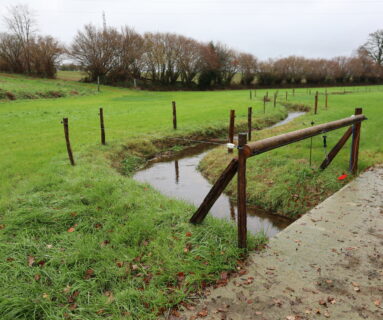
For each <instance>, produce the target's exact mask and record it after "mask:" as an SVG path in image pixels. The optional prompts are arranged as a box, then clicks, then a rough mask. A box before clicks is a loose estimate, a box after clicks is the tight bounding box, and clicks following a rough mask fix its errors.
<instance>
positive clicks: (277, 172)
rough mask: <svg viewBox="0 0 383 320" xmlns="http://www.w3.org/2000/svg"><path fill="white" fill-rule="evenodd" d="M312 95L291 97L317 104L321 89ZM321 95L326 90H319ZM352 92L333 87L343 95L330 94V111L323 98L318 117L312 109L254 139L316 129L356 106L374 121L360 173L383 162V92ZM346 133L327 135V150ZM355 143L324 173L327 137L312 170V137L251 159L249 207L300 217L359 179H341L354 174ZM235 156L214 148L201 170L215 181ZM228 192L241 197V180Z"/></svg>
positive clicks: (366, 134)
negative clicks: (352, 152) (352, 151)
mask: <svg viewBox="0 0 383 320" xmlns="http://www.w3.org/2000/svg"><path fill="white" fill-rule="evenodd" d="M370 90H371V92H370ZM311 91H312V93H313V94H312V95H307V94H306V93H307V89H301V90H299V91H297V94H296V96H295V97H292V96H291V95H289V99H290V102H291V103H293V104H301V105H309V106H313V103H314V92H315V89H312V90H311ZM319 91H320V92H323V91H324V90H323V89H319ZM347 91H349V92H353V93H350V94H342V93H343V90H340V89H337V88H332V89H329V92H336V93H337V94H334V95H329V107H328V109H327V110H326V109H325V108H324V104H325V102H324V96H323V95H320V98H319V106H320V107H319V112H318V114H317V115H313V112H312V111H310V112H309V113H308V114H306V115H304V116H302V117H300V118H298V119H296V120H294V121H293V122H291V123H289V124H287V125H285V126H282V127H277V128H273V129H267V130H264V131H261V132H257V133H255V134H254V136H253V140H258V139H262V138H266V137H270V136H274V135H278V134H281V133H284V132H288V131H293V130H297V129H302V128H306V127H308V126H311V124H310V123H311V121H314V122H315V124H320V123H325V122H328V121H333V120H337V119H341V118H344V117H348V116H350V115H352V114H353V113H354V109H355V108H356V107H363V113H364V114H365V115H366V116H367V117H368V119H369V120H368V121H365V122H363V124H362V133H361V142H360V156H359V169H360V170H361V171H362V170H365V169H366V168H368V167H369V166H372V165H373V164H376V163H381V162H383V144H382V142H381V132H382V128H383V118H382V113H383V104H382V101H383V91H382V88H381V87H372V88H368V91H367V90H365V89H364V88H347ZM281 92H283V91H281ZM270 93H272V92H270ZM283 98H284V97H283ZM281 100H283V99H281ZM345 130H346V129H339V130H337V131H333V132H330V133H327V134H326V136H327V143H328V147H327V152H329V151H330V150H331V148H332V147H333V146H334V145H335V144H336V142H337V141H338V140H339V138H340V137H341V136H342V135H343V133H344V132H345ZM350 143H351V139H350V140H349V141H348V143H347V144H346V145H345V146H344V147H343V149H342V150H341V151H340V153H339V154H338V155H337V157H336V158H335V160H334V161H333V162H332V163H331V165H330V166H329V167H328V168H327V169H326V170H324V171H321V170H318V167H319V165H320V163H321V162H322V161H323V159H324V157H325V153H324V148H323V138H322V135H320V136H317V137H314V138H313V149H312V165H311V166H310V165H309V153H310V139H307V140H304V141H301V142H298V143H294V144H292V145H289V146H286V147H283V148H280V149H276V150H272V151H270V152H268V153H265V154H261V155H259V156H255V157H253V158H250V159H249V160H248V161H247V199H248V203H249V204H252V205H257V206H260V207H262V208H265V209H267V210H270V211H273V212H274V213H277V214H280V215H284V216H288V217H291V218H297V217H299V216H300V215H301V214H303V213H305V212H306V211H307V210H309V209H310V208H312V207H314V206H315V205H317V204H318V203H319V202H321V201H323V200H324V199H326V198H327V197H328V196H330V195H331V194H333V193H334V192H336V191H337V190H339V189H340V188H341V187H342V186H343V185H344V184H345V183H347V182H349V181H350V179H352V178H353V177H352V176H348V178H347V179H346V180H343V181H339V180H337V177H338V176H340V175H341V174H343V173H347V171H348V161H349V157H350ZM230 158H231V156H230V155H227V152H226V150H225V148H218V149H214V150H213V151H211V152H210V153H209V154H208V155H207V156H206V157H205V158H204V159H203V160H202V162H201V164H200V169H201V171H202V172H203V173H204V175H205V176H207V177H208V178H209V179H210V180H212V181H213V180H215V179H216V178H217V177H218V175H219V174H220V173H221V172H222V170H223V169H224V168H225V166H226V165H227V163H228V162H229V160H230ZM227 192H228V193H229V194H230V195H232V196H233V197H234V196H236V184H235V182H232V183H231V184H230V185H229V186H228V188H227Z"/></svg>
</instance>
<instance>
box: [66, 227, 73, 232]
mask: <svg viewBox="0 0 383 320" xmlns="http://www.w3.org/2000/svg"><path fill="white" fill-rule="evenodd" d="M74 230H75V228H73V227H70V228H69V229H68V230H67V231H68V232H74Z"/></svg>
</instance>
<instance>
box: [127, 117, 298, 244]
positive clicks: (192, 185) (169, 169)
mask: <svg viewBox="0 0 383 320" xmlns="http://www.w3.org/2000/svg"><path fill="white" fill-rule="evenodd" d="M302 114H304V112H291V113H289V114H288V116H287V118H285V119H284V120H283V121H280V122H278V123H276V124H275V125H273V126H272V127H276V126H281V125H283V124H286V123H287V122H289V121H291V120H293V119H295V118H297V117H299V116H301V115H302ZM212 148H214V146H212V145H209V144H202V143H201V144H199V145H197V146H195V147H191V148H187V149H185V150H183V151H181V152H179V153H177V154H175V155H174V156H172V157H168V158H166V159H161V160H159V161H158V160H156V161H154V162H152V163H151V164H150V165H149V166H147V167H146V168H145V169H143V170H141V171H138V172H137V173H136V174H135V175H134V179H135V180H137V181H140V182H146V183H149V184H150V185H152V186H153V187H154V188H156V189H157V190H159V191H160V192H161V193H163V194H165V195H167V196H169V197H172V198H177V199H181V200H185V201H187V202H190V203H192V204H194V205H195V206H196V207H198V206H199V205H200V204H201V202H202V201H203V199H204V198H205V196H206V195H207V193H208V192H209V191H210V189H211V187H212V185H211V184H210V182H209V181H207V180H206V179H205V178H204V177H203V176H202V174H201V173H200V172H199V171H198V169H197V167H198V164H199V162H200V161H201V159H202V158H203V157H204V156H205V155H206V153H207V152H208V151H209V150H211V149H212ZM210 213H211V214H212V215H213V216H215V217H218V218H222V219H232V220H235V219H236V216H237V206H236V204H235V203H234V202H233V201H231V200H230V198H229V197H228V196H227V195H225V194H222V195H221V196H220V197H219V198H218V200H217V201H216V203H215V204H214V206H213V207H212V208H211V210H210ZM247 216H248V218H247V228H248V230H249V231H250V232H252V233H256V232H259V231H262V230H263V231H264V232H265V233H266V234H267V235H268V236H269V237H272V236H274V235H275V234H277V233H278V232H279V231H281V230H283V229H284V228H286V227H287V226H288V225H289V224H290V221H289V220H287V219H285V218H283V217H280V216H276V215H272V214H271V213H269V212H265V211H264V210H262V209H259V208H256V207H251V206H247Z"/></svg>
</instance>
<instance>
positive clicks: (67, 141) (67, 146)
mask: <svg viewBox="0 0 383 320" xmlns="http://www.w3.org/2000/svg"><path fill="white" fill-rule="evenodd" d="M63 124H64V135H65V142H66V149H67V151H68V157H69V161H70V164H71V165H72V166H74V165H75V163H74V159H73V153H72V148H71V146H70V140H69V126H68V118H64V119H63Z"/></svg>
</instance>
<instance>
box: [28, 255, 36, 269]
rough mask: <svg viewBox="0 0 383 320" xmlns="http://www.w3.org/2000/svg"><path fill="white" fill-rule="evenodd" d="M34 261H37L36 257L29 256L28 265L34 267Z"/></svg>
mask: <svg viewBox="0 0 383 320" xmlns="http://www.w3.org/2000/svg"><path fill="white" fill-rule="evenodd" d="M34 263H35V257H33V256H28V266H29V267H32V266H33V264H34Z"/></svg>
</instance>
